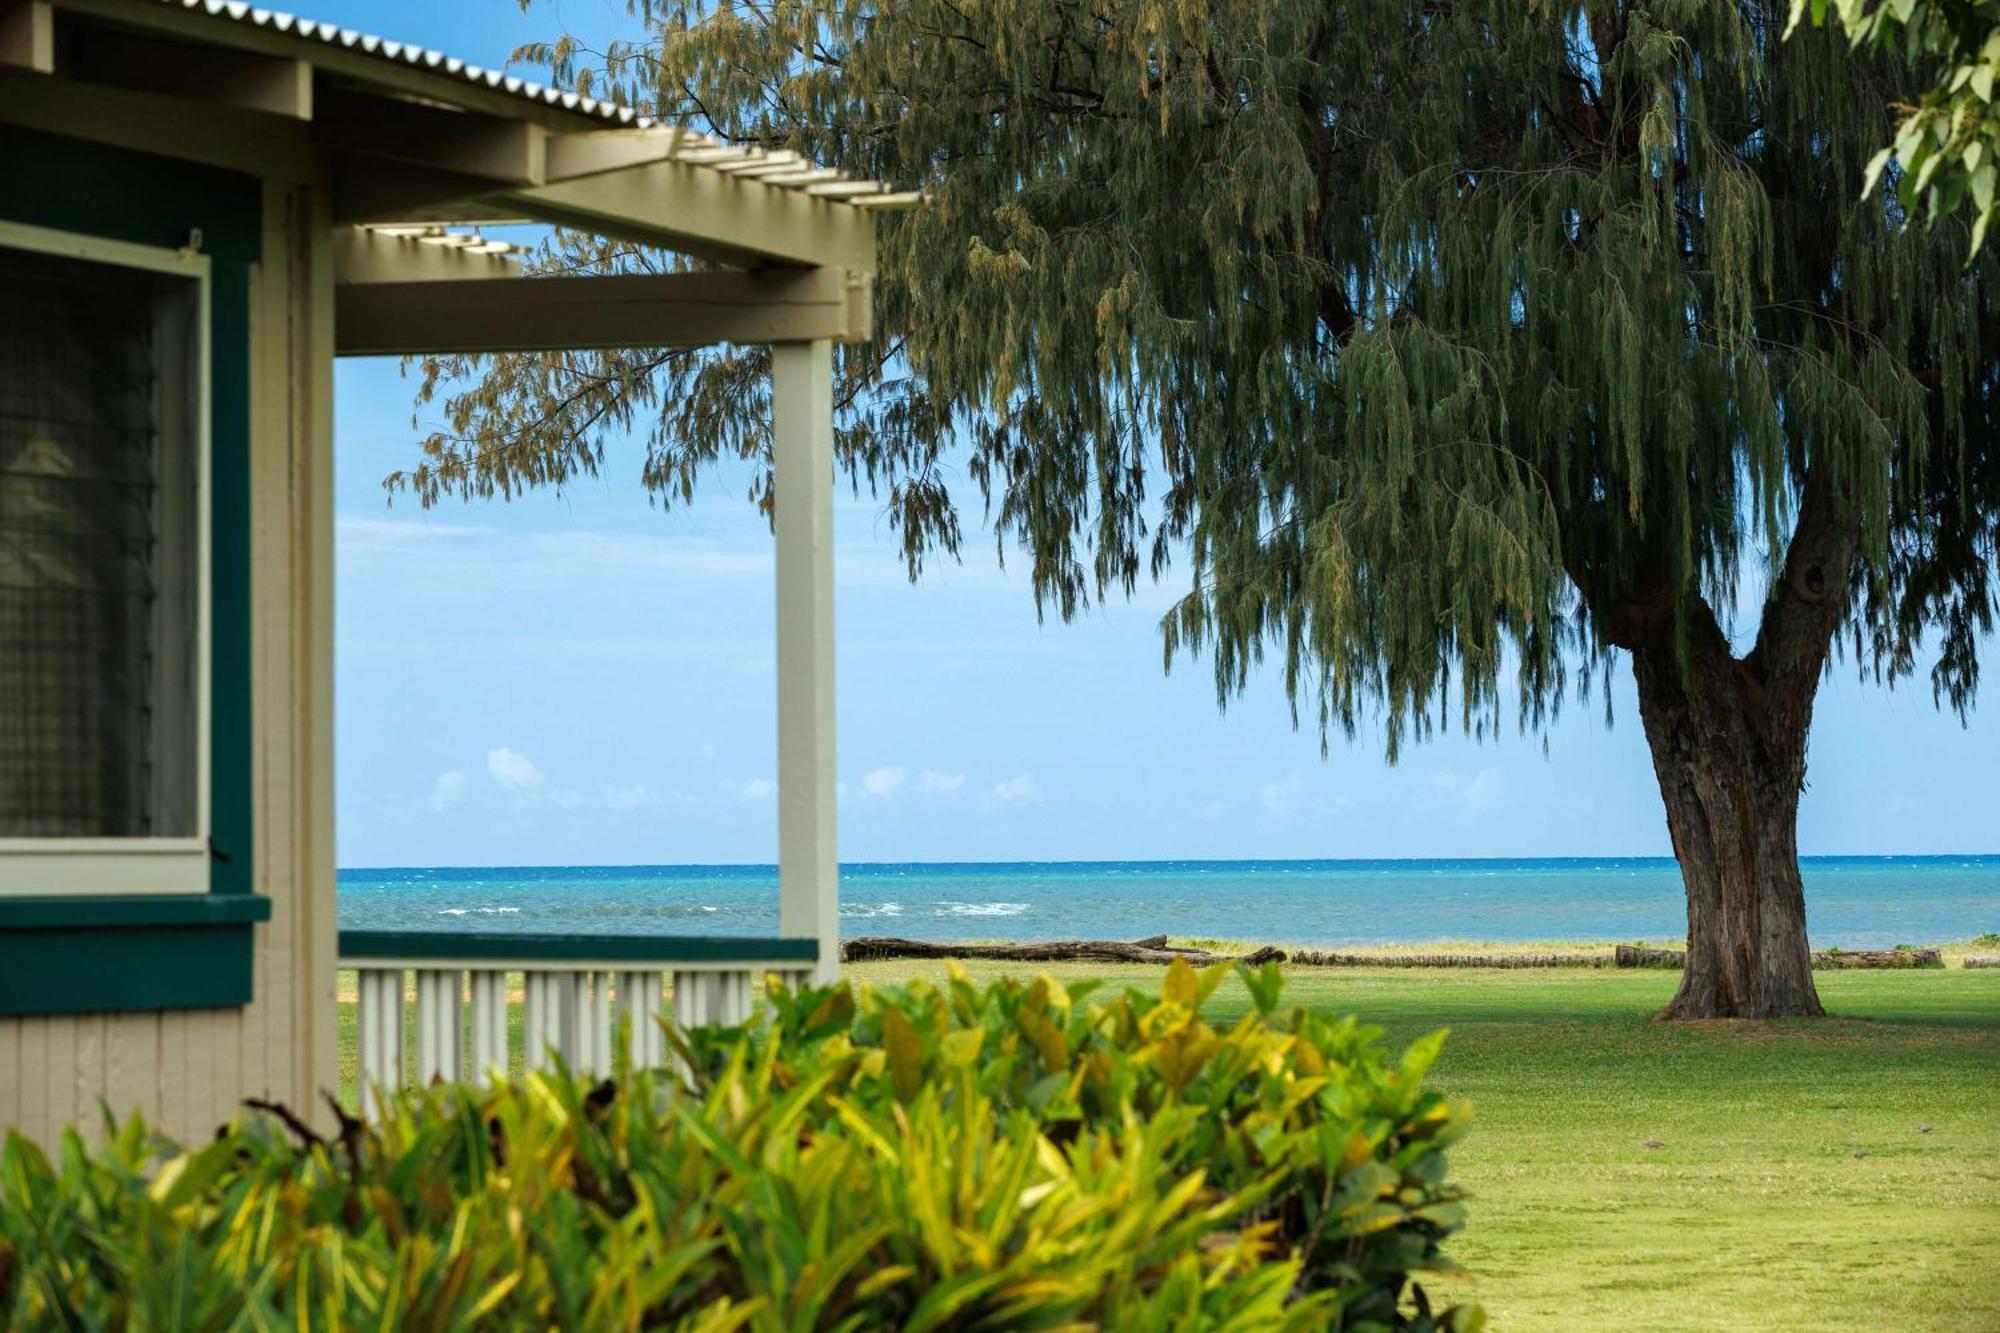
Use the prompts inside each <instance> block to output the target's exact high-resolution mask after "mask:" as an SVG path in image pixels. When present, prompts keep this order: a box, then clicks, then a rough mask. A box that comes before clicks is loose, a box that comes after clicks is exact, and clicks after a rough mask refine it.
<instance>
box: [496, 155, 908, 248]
mask: <svg viewBox="0 0 2000 1333" xmlns="http://www.w3.org/2000/svg"><path fill="white" fill-rule="evenodd" d="M496 202H502V203H504V205H505V206H509V207H514V208H518V209H519V210H520V211H521V212H522V213H525V214H528V215H531V216H534V217H539V218H543V219H545V220H547V221H550V222H555V223H558V224H561V225H564V226H572V227H578V228H581V229H583V230H585V231H594V232H597V233H598V234H600V235H604V236H618V237H622V238H624V239H627V240H634V241H640V242H642V243H647V244H653V245H663V246H666V247H667V248H669V249H673V250H679V251H681V252H682V253H685V254H692V255H699V256H701V257H703V258H709V259H716V260H720V261H722V262H724V263H731V264H739V265H743V266H746V267H754V266H756V265H759V264H771V263H789V264H802V265H814V266H825V267H831V268H845V269H851V270H853V271H855V272H858V273H872V272H874V271H875V220H874V218H873V217H871V216H870V215H869V214H867V213H865V212H863V211H862V210H859V209H855V208H850V207H848V206H847V205H845V204H837V203H834V202H832V201H830V200H824V199H813V198H809V197H808V196H806V195H803V194H800V193H799V192H797V191H796V190H779V189H773V188H771V187H769V186H766V185H762V184H759V183H758V182H757V181H755V180H744V179H741V178H740V177H738V176H736V175H732V174H727V173H724V172H720V171H715V170H712V169H710V168H708V167H700V166H694V165H691V164H688V163H684V162H658V163H654V164H652V165H650V166H643V167H634V168H631V169H629V170H626V171H614V172H609V173H607V174H605V175H601V176H591V177H588V178H586V179H583V180H573V181H561V182H556V183H552V184H549V185H545V186H542V187H540V188H538V189H524V190H514V191H508V192H506V193H505V194H504V195H503V196H500V197H497V198H496Z"/></svg>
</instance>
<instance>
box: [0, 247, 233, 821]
mask: <svg viewBox="0 0 2000 1333" xmlns="http://www.w3.org/2000/svg"><path fill="white" fill-rule="evenodd" d="M198 312H199V300H198V285H197V283H196V282H195V281H194V280H193V279H190V278H185V277H177V276H172V275H166V274H159V273H154V272H151V271H147V270H142V269H134V268H125V267H121V266H119V265H115V264H109V263H98V262H93V261H90V260H85V259H75V258H69V257H66V256H57V255H50V254H43V253H38V252H34V251H28V250H19V249H12V248H8V247H6V246H0V837H29V838H68V837H93V838H105V837H114V838H120V837H155V838H158V837H186V836H190V835H194V834H196V833H198V832H199V828H198V817H199V815H198V810H199V802H198V793H197V791H196V785H197V782H198V780H199V779H198V758H197V727H198V726H199V725H200V708H199V699H198V691H199V689H200V676H201V673H200V670H199V651H200V646H199V620H198V615H199V606H200V589H199V587H198V580H199V578H200V574H201V561H200V536H199V523H200V519H201V515H200V507H199V495H198V485H199V466H198V462H199V442H198V441H197V440H196V438H195V436H196V433H197V431H198V429H199V421H200V413H199V403H200V399H199V396H198V392H199V391H198V374H199V369H200V368H199V365H198V362H199V360H200V357H199V354H198V350H197V349H198V346H199V342H198V328H197V325H196V320H197V319H198V317H199V314H198Z"/></svg>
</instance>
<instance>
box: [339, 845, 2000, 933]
mask: <svg viewBox="0 0 2000 1333" xmlns="http://www.w3.org/2000/svg"><path fill="white" fill-rule="evenodd" d="M1804 869H1805V883H1806V912H1807V919H1808V921H1809V923H1810V927H1811V932H1812V938H1813V942H1814V943H1815V944H1817V945H1820V946H1822V947H1828V946H1834V945H1839V946H1841V947H1844V948H1869V947H1876V948H1881V947H1887V946H1890V945H1895V944H1931V943H1940V942H1943V941H1947V940H1961V939H1968V938H1970V937H1972V936H1974V935H1978V934H1981V933H1984V932H1987V931H2000V856H1889V857H1808V858H1806V859H1805V861H1804ZM777 883H778V881H777V872H776V870H775V869H773V868H772V867H770V866H550V867H524V868H497V867H494V868H477V869H466V868H434V869H390V870H343V871H341V872H340V924H341V925H342V926H343V927H345V928H348V929H375V930H439V929H463V930H477V931H550V932H562V933H587V934H588V933H595V934H653V935H691V934H701V935H768V934H772V933H774V932H775V931H776V930H777V925H778V906H777V903H778V888H777ZM840 893H841V928H842V932H843V933H844V934H847V935H850V936H852V935H903V936H909V937H913V938H917V939H969V938H978V939H1012V940H1034V939H1056V938H1064V937H1085V938H1093V939H1129V938H1133V937H1136V936H1142V935H1153V934H1161V933H1165V934H1169V935H1193V936H1207V937H1212V938H1224V939H1252V940H1273V941H1280V942H1285V943H1296V944H1317V945H1340V944H1374V943H1383V942H1388V941H1409V940H1429V939H1480V940H1532V939H1588V940H1632V939H1652V938H1658V937H1677V936H1679V935H1681V934H1683V933H1684V932H1685V930H1686V918H1685V916H1684V909H1683V906H1682V897H1681V887H1680V875H1679V872H1678V871H1677V870H1676V869H1675V867H1674V863H1673V862H1672V861H1671V860H1667V859H1664V858H1660V859H1655V858H1612V859H1543V860H1505V861H1501V860H1492V861H1486V860H1460V861H1076V862H1047V861H1044V862H1019V863H977V864H904V865H896V864H886V863H885V864H867V865H850V866H843V867H842V868H841V872H840Z"/></svg>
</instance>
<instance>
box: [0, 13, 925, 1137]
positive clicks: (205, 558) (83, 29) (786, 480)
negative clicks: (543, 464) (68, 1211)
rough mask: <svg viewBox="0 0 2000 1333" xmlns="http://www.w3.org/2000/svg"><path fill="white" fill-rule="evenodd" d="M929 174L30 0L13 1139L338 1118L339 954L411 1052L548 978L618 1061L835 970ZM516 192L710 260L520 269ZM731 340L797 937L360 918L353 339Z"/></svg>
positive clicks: (0, 426) (3, 938)
mask: <svg viewBox="0 0 2000 1333" xmlns="http://www.w3.org/2000/svg"><path fill="white" fill-rule="evenodd" d="M910 201H911V197H910V196H908V195H899V194H892V193H890V192H889V191H888V190H887V189H886V188H884V187H883V186H880V185H877V184H874V183H872V182H867V181H856V180H850V179H847V178H845V177H843V176H841V175H840V174H839V173H836V172H833V171H829V170H824V169H819V168H817V167H815V166H814V165H813V164H812V163H810V162H804V161H801V160H800V159H799V158H797V157H796V156H795V155H793V154H789V153H781V152H771V153H764V152H759V151H756V150H745V149H740V148H734V147H730V146H727V145H724V144H720V143H717V142H715V141H712V140H709V139H706V138H703V137H701V136H699V135H696V134H692V133H684V132H682V131H680V130H678V129H675V128H672V127H668V126H663V125H658V124H654V123H651V122H648V121H646V120H645V119H643V118H640V117H637V116H635V115H633V114H632V113H631V112H630V111H629V110H626V109H623V108H619V107H615V106H610V105H606V104H603V103H598V102H593V101H591V100H589V99H587V98H582V97H578V96H575V95H573V94H565V93H559V92H555V91H552V90H549V89H546V88H540V87H536V86H534V85H532V84H526V83H523V82H520V81H519V80H515V79H511V78H506V77H503V76H502V75H500V74H497V73H494V72H490V71H486V70H481V69H478V68H475V67H473V66H470V65H466V64H463V63H462V62H460V61H457V60H453V59H450V58H448V57H445V56H443V55H439V54H437V53H435V52H431V51H425V50H419V49H416V48H412V47H408V46H402V45H398V44H396V43H393V42H386V41H381V40H378V39H376V38H372V37H366V36H362V35H359V34H356V33H353V32H349V31H344V30H340V29H336V28H331V27H328V26H325V25H322V24H316V23H312V22H307V21H304V20H300V19H295V18H292V17H290V16H286V15H281V14H273V13H268V12H265V11H260V10H252V9H249V8H247V7H245V6H242V5H235V4H230V5H225V4H220V3H216V2H215V0H0V1129H4V1128H8V1127H12V1128H18V1129H20V1130H22V1131H23V1132H25V1133H27V1134H28V1135H30V1136H31V1137H36V1138H40V1139H44V1140H47V1139H50V1138H52V1137H53V1136H54V1134H55V1132H56V1131H57V1129H58V1128H59V1127H60V1126H61V1125H63V1124H65V1123H74V1122H84V1123H94V1122H95V1118H96V1116H97V1113H98V1106H99V1104H100V1102H102V1103H104V1104H107V1105H108V1106H109V1107H110V1108H111V1109H112V1110H114V1111H117V1112H120V1113H123V1112H126V1111H130V1110H133V1109H138V1110H140V1111H143V1112H144V1113H146V1114H147V1115H148V1117H149V1118H150V1119H152V1120H153V1121H155V1122H156V1123H158V1124H159V1125H161V1126H163V1127H164V1128H166V1129H167V1130H169V1131H170V1132H173V1133H176V1134H179V1135H183V1136H199V1135H202V1134H205V1133H206V1132H207V1131H208V1130H210V1129H212V1128H213V1127H214V1126H215V1125H216V1124H218V1123H219V1122H221V1121H222V1120H224V1119H226V1118H228V1117H229V1116H230V1115H231V1114H233V1113H234V1111H235V1110H236V1108H237V1106H238V1105H239V1103H240V1101H241V1100H242V1099H243V1098H245V1097H252V1096H255V1097H266V1098H272V1099H276V1100H280V1101H283V1102H286V1103H289V1104H291V1105H293V1106H296V1107H301V1108H303V1107H307V1106H310V1105H311V1104H313V1103H314V1102H315V1101H316V1100H317V1097H318V1094H319V1092H320V1090H322V1089H326V1088H331V1087H333V1086H335V1083H336V1078H337V1070H336V1057H335V1049H336V1023H337V1009H336V993H335V988H336V974H337V972H338V971H339V970H341V969H355V970H356V971H357V972H358V974H359V977H360V1000H361V1006H360V1041H361V1054H362V1063H363V1067H364V1071H365V1072H367V1073H368V1074H369V1075H371V1076H372V1077H374V1078H376V1079H381V1080H385V1081H390V1082H393V1081H395V1080H397V1079H400V1078H408V1077H417V1078H427V1077H430V1076H433V1075H442V1076H446V1077H452V1076H475V1075H478V1074H479V1073H481V1072H482V1071H484V1070H485V1069H487V1068H490V1067H491V1066H492V1065H493V1064H494V1063H496V1062H498V1061H501V1060H503V1059H504V1058H505V1057H506V1056H507V1054H508V1048H507V1042H508V1024H507V1012H506V1003H507V992H506V989H505V987H506V985H507V981H506V978H508V977H509V976H510V975H513V974H522V975H524V976H525V982H524V985H525V1001H526V1029H527V1030H526V1033H525V1036H524V1037H523V1038H522V1040H523V1041H524V1042H525V1054H526V1057H527V1058H528V1059H529V1060H530V1061H531V1062H532V1061H535V1060H539V1059H542V1058H545V1053H546V1052H547V1051H548V1050H550V1049H554V1050H557V1051H560V1052H562V1053H563V1054H564V1055H565V1056H567V1057H568V1058H570V1059H571V1060H573V1061H576V1062H579V1063H583V1064H586V1065H587V1064H591V1063H593V1062H600V1061H602V1060H604V1059H606V1058H607V1056H608V1045H609V1042H610V1040H611V1037H610V1034H611V1033H612V1032H613V1031H615V1030H617V1027H616V1022H617V1017H618V1015H620V1014H621V1013H622V1014H625V1015H629V1016H631V1017H632V1018H634V1019H643V1018H644V1016H646V1015H648V1014H650V1013H652V1012H654V1011H655V1010H657V1009H658V1008H659V1007H660V1006H661V1005H662V1004H671V1005H672V1006H673V1007H674V1009H675V1010H676V1011H677V1012H678V1013H679V1014H680V1015H681V1016H682V1017H683V1018H684V1019H694V1020H699V1019H705V1018H729V1017H733V1016H736V1015H738V1014H740V1013H743V1012H745V1010H746V1007H747V1005H748V1004H749V1001H750V995H751V987H752V985H753V982H754V979H755V978H757V977H758V976H759V975H760V974H762V973H764V972H766V971H768V970H777V971H781V972H784V973H787V974H791V975H795V976H803V975H807V974H813V973H817V974H819V975H821V976H825V975H829V974H830V973H831V972H832V970H833V967H834V962H835V951H834V941H835V938H836V933H837V922H836V885H835V855H834V776H833V774H834V767H833V765H834V756H833V693H832V691H833V621H832V587H833V581H832V568H831V542H830V525H831V512H832V507H831V485H832V381H831V356H832V351H831V349H832V345H833V344H834V343H835V342H839V341H852V340H859V339H865V338H867V337H868V336H869V327H870V287H869V275H870V273H871V271H872V269H873V266H874V218H875V216H876V213H877V212H878V211H879V210H881V209H883V208H893V207H897V206H900V205H903V204H907V203H908V202H910ZM505 223H543V224H557V225H561V226H565V227H572V228H584V229H589V230H592V231H595V232H598V233H600V234H603V235H606V236H615V237H621V238H627V239H630V240H634V241H638V242H643V243H645V244H649V245H656V246H660V247H664V248H667V249H670V250H674V251H677V252H680V253H684V254H687V255H691V256H695V257H697V258H699V259H702V260H704V261H710V262H708V263H706V264H704V265H703V266H702V270H701V271H700V272H690V273H685V274H675V275H670V276H658V275H641V276H618V277H526V276H523V275H522V273H521V271H520V266H519V264H518V262H517V257H516V256H514V255H513V254H511V253H510V249H511V247H510V246H509V245H508V244H507V243H505V242H503V241H498V240H493V239H489V236H488V232H490V231H491V230H493V229H495V228H496V227H498V226H499V225H500V224H505ZM482 229H485V230H482ZM709 342H732V343H757V344H769V345H770V346H771V348H772V355H771V359H772V376H773V390H774V392H773V413H774V417H775V420H774V423H773V438H774V441H775V446H774V447H775V454H776V468H777V476H778V478H779V481H778V484H777V489H776V506H777V513H776V542H777V571H778V573H777V582H778V589H777V592H778V602H777V607H778V625H777V641H778V662H779V669H778V700H777V707H778V723H779V779H780V798H779V825H780V829H779V833H780V837H779V846H780V851H779V856H780V899H781V902H780V936H781V938H775V939H771V940H764V941H745V940H734V941H731V940H717V939H602V938H598V939H593V938H588V937H582V938H570V937H546V936H544V937H524V936H513V937H505V938H497V937H491V936H481V935H468V934H448V933H440V934H435V935H415V936H405V935H385V934H379V933H376V934H369V935H365V936H362V935H350V936H348V937H347V938H345V939H343V938H341V936H340V934H339V931H338V928H337V926H336V922H335V915H334V859H333V846H334V843H333V818H334V812H333V766H334V762H335V756H334V754H333V751H332V737H333V727H332V718H333V700H332V696H331V686H332V680H333V662H332V652H333V648H332V633H331V627H332V606H333V512H332V493H333V488H332V482H331V477H332V457H331V451H332V446H333V422H332V392H331V385H332V375H333V359H334V358H335V357H336V356H341V355H383V354H399V353H421V352H433V351H495V352H497V351H507V350H524V349H537V348H565V347H567V348H581V347H603V346H614V345H618V346H622V345H636V346H665V345H683V344H700V343H709ZM412 994H414V996H415V1007H416V1012H415V1014H414V1016H412V1015H411V1014H410V1013H409V1012H408V1010H407V1006H408V1004H409V1003H410V998H409V997H410V996H411V995H412ZM669 995H671V997H672V998H671V1000H669V999H668V998H667V997H668V996H669ZM468 1005H469V1007H470V1012H469V1013H468V1012H466V1007H467V1006H468ZM635 1026H636V1027H637V1028H638V1029H639V1030H640V1031H641V1033H642V1036H641V1041H642V1043H644V1046H645V1049H644V1050H643V1051H642V1055H644V1056H646V1057H648V1058H657V1057H658V1056H659V1054H660V1052H659V1050H658V1045H657V1041H656V1040H653V1039H649V1038H648V1037H647V1035H646V1034H647V1033H649V1032H650V1031H651V1029H650V1028H649V1027H648V1025H647V1024H645V1023H644V1022H639V1023H636V1024H635ZM411 1034H414V1037H413V1039H406V1038H409V1037H410V1036H411Z"/></svg>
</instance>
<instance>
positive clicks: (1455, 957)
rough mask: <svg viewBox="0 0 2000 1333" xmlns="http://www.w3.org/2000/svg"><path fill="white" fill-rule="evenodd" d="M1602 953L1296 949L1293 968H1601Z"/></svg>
mask: <svg viewBox="0 0 2000 1333" xmlns="http://www.w3.org/2000/svg"><path fill="white" fill-rule="evenodd" d="M1610 961H1611V959H1610V958H1609V957H1608V956H1607V955H1605V954H1602V953H1326V952H1322V951H1320V950H1318V949H1295V950H1293V951H1292V956H1291V962H1292V964H1293V966H1295V967H1500V968H1514V967H1603V966H1604V965H1605V964H1606V963H1608V962H1610Z"/></svg>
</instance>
